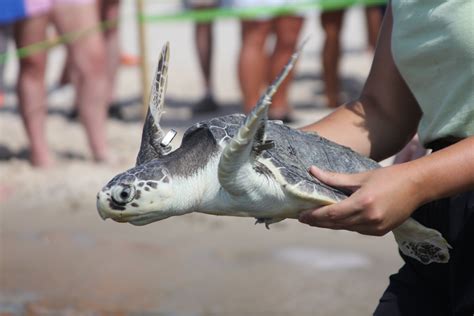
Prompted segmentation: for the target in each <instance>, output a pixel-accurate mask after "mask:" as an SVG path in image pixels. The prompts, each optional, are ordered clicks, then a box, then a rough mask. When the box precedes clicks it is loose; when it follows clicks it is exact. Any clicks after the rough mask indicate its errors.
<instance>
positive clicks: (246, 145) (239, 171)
mask: <svg viewBox="0 0 474 316" xmlns="http://www.w3.org/2000/svg"><path fill="white" fill-rule="evenodd" d="M300 51H301V48H300V49H298V50H297V51H296V52H295V53H294V54H293V55H292V56H291V58H290V60H289V61H288V63H287V64H286V65H285V67H284V68H283V70H282V71H281V73H280V74H279V75H278V77H277V78H276V79H275V80H274V81H273V82H272V84H271V85H270V86H269V87H268V88H267V90H266V91H265V93H264V94H263V95H262V97H261V98H260V100H259V101H258V103H257V105H256V106H255V108H254V109H253V110H252V112H250V114H249V115H247V117H246V118H245V121H244V123H243V125H242V126H241V127H240V129H239V131H238V132H237V134H236V135H235V136H234V137H233V138H232V140H230V142H229V143H228V144H227V146H226V147H225V148H224V151H223V153H222V155H221V158H220V161H219V167H218V168H219V169H218V177H219V182H220V184H221V185H222V187H223V188H224V189H225V190H226V191H228V192H229V193H231V194H234V195H242V194H245V193H246V188H247V187H248V181H249V178H250V174H249V173H253V171H252V170H253V168H245V167H251V166H252V165H253V163H254V162H253V161H254V160H255V159H251V157H253V158H255V157H256V156H257V155H258V154H260V153H261V152H262V151H263V150H265V149H266V148H267V146H268V147H271V142H266V140H265V129H266V124H267V120H268V108H269V106H270V103H271V98H272V96H273V95H274V94H275V92H276V91H277V89H278V87H279V86H280V84H281V83H282V82H283V80H285V78H286V76H287V75H288V74H289V73H290V71H291V69H292V68H293V66H294V65H295V63H296V60H297V59H298V56H299V54H300ZM251 160H253V161H251ZM249 162H250V163H249Z"/></svg>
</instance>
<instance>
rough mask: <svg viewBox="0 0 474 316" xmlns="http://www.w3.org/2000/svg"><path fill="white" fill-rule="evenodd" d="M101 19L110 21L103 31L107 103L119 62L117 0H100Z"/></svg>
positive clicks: (118, 4) (112, 92) (112, 93)
mask: <svg viewBox="0 0 474 316" xmlns="http://www.w3.org/2000/svg"><path fill="white" fill-rule="evenodd" d="M99 6H100V18H101V21H110V23H111V26H110V27H107V29H106V30H105V31H104V33H103V34H104V39H105V45H106V47H105V49H106V54H107V78H108V82H109V88H110V90H109V95H108V99H107V101H108V102H107V104H110V103H111V102H112V101H113V98H114V91H113V90H114V87H115V82H116V78H117V70H118V68H119V64H120V45H119V34H118V18H119V13H120V12H119V9H120V1H119V0H100V1H99Z"/></svg>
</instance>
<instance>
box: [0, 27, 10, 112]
mask: <svg viewBox="0 0 474 316" xmlns="http://www.w3.org/2000/svg"><path fill="white" fill-rule="evenodd" d="M9 33H10V27H9V25H2V24H0V55H2V56H3V55H4V54H5V53H6V52H7V46H8V37H9ZM5 61H6V59H2V58H0V107H2V106H3V102H4V100H3V93H4V89H5V87H4V83H3V81H4V71H5Z"/></svg>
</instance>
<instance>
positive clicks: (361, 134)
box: [304, 7, 421, 160]
mask: <svg viewBox="0 0 474 316" xmlns="http://www.w3.org/2000/svg"><path fill="white" fill-rule="evenodd" d="M391 33H392V15H391V10H390V7H389V8H388V11H387V14H386V17H385V19H384V23H383V26H382V29H381V32H380V37H379V41H378V45H377V49H376V51H375V56H374V61H373V64H372V69H371V70H370V73H369V76H368V78H367V82H366V84H365V86H364V88H363V91H362V93H361V96H360V97H359V99H358V100H356V101H355V102H351V103H348V104H346V105H344V106H341V107H340V108H338V109H337V110H336V111H335V112H333V113H332V114H331V115H329V116H328V117H326V118H324V119H323V120H321V121H319V122H316V123H314V124H312V125H310V126H307V127H305V128H304V130H307V131H308V130H309V131H315V132H318V133H319V134H321V135H322V136H324V137H326V138H329V139H331V140H333V141H335V142H337V143H340V144H342V145H345V146H348V147H351V148H352V149H354V150H356V151H358V152H359V153H361V154H363V155H366V156H370V157H372V158H374V159H376V160H381V159H383V158H386V157H388V156H391V155H393V154H395V153H396V152H397V151H399V150H400V149H401V148H403V146H404V145H405V144H406V143H407V142H408V141H409V140H410V139H411V137H412V136H413V135H414V133H415V131H416V127H417V125H418V122H419V119H420V117H421V110H420V108H419V106H418V103H417V102H416V100H415V98H414V97H413V95H412V93H411V91H410V89H409V88H408V87H407V85H406V83H405V81H404V80H403V78H402V77H401V75H400V73H399V72H398V69H397V67H396V65H395V63H394V60H393V57H392V53H391Z"/></svg>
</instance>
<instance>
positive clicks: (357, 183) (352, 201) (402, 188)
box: [299, 164, 421, 236]
mask: <svg viewBox="0 0 474 316" xmlns="http://www.w3.org/2000/svg"><path fill="white" fill-rule="evenodd" d="M309 171H310V173H311V174H312V175H313V176H314V177H316V178H317V179H319V180H320V181H321V182H323V183H325V184H327V185H329V186H332V187H336V188H340V189H343V190H345V191H349V192H353V194H352V195H351V196H350V197H348V198H347V199H345V200H343V201H341V202H338V203H335V204H331V205H327V206H323V207H320V208H317V209H315V210H309V211H305V212H303V213H301V214H300V216H299V220H300V222H302V223H306V224H308V225H310V226H317V227H323V228H331V229H345V230H351V231H356V232H359V233H361V234H365V235H375V236H382V235H385V234H386V233H388V232H389V231H391V230H392V229H394V228H395V227H397V226H398V225H400V224H401V223H403V222H404V221H405V220H406V219H407V218H408V217H409V216H410V215H411V213H412V212H413V211H414V210H415V209H416V208H417V207H418V206H419V205H420V204H421V198H420V196H419V194H418V192H419V185H418V183H417V180H416V179H417V171H416V169H413V168H410V167H407V166H406V164H401V165H394V166H390V167H386V168H380V169H376V170H371V171H368V172H363V173H358V174H338V173H332V172H327V171H323V170H321V169H319V168H316V167H314V166H312V167H311V168H310V170H309Z"/></svg>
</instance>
